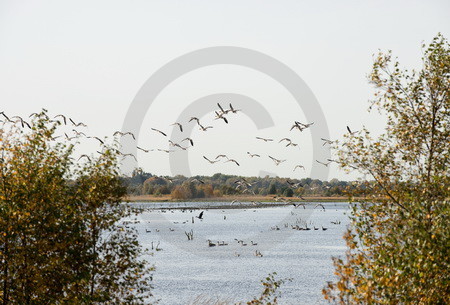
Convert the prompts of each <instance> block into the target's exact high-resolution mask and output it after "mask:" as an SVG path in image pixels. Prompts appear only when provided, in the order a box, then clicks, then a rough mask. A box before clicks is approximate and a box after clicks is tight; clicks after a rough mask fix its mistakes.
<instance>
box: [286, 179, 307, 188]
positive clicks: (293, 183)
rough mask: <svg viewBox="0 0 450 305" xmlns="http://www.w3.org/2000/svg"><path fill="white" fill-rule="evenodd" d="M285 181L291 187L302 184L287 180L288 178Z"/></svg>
mask: <svg viewBox="0 0 450 305" xmlns="http://www.w3.org/2000/svg"><path fill="white" fill-rule="evenodd" d="M286 183H287V184H289V186H290V187H293V188H299V187H302V186H303V185H302V184H301V183H300V182H292V181H289V179H288V180H286Z"/></svg>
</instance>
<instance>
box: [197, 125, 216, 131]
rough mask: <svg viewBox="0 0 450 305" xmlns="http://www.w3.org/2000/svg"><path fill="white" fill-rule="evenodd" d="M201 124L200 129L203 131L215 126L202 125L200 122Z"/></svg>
mask: <svg viewBox="0 0 450 305" xmlns="http://www.w3.org/2000/svg"><path fill="white" fill-rule="evenodd" d="M198 125H199V126H200V128H199V130H201V131H207V130H208V129H209V128H213V127H212V126H206V127H204V126H203V125H201V124H200V123H199V124H198Z"/></svg>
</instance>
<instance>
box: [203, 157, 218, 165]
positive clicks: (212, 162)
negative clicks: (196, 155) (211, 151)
mask: <svg viewBox="0 0 450 305" xmlns="http://www.w3.org/2000/svg"><path fill="white" fill-rule="evenodd" d="M203 158H204V159H205V160H206V161H208V162H209V163H211V164H214V163H216V162H219V161H220V160H214V161H211V160H209V159H208V158H206V157H205V156H203Z"/></svg>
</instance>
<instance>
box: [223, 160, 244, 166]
mask: <svg viewBox="0 0 450 305" xmlns="http://www.w3.org/2000/svg"><path fill="white" fill-rule="evenodd" d="M226 162H234V163H235V164H236V165H237V166H240V165H239V163H238V162H237V161H236V160H234V159H228V160H227V161H225V163H226Z"/></svg>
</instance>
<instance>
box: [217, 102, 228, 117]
mask: <svg viewBox="0 0 450 305" xmlns="http://www.w3.org/2000/svg"><path fill="white" fill-rule="evenodd" d="M217 106H219V109H220V112H221V115H224V114H227V113H228V110H224V109H223V107H222V106H221V105H220V104H219V103H217ZM216 113H217V112H216Z"/></svg>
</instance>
